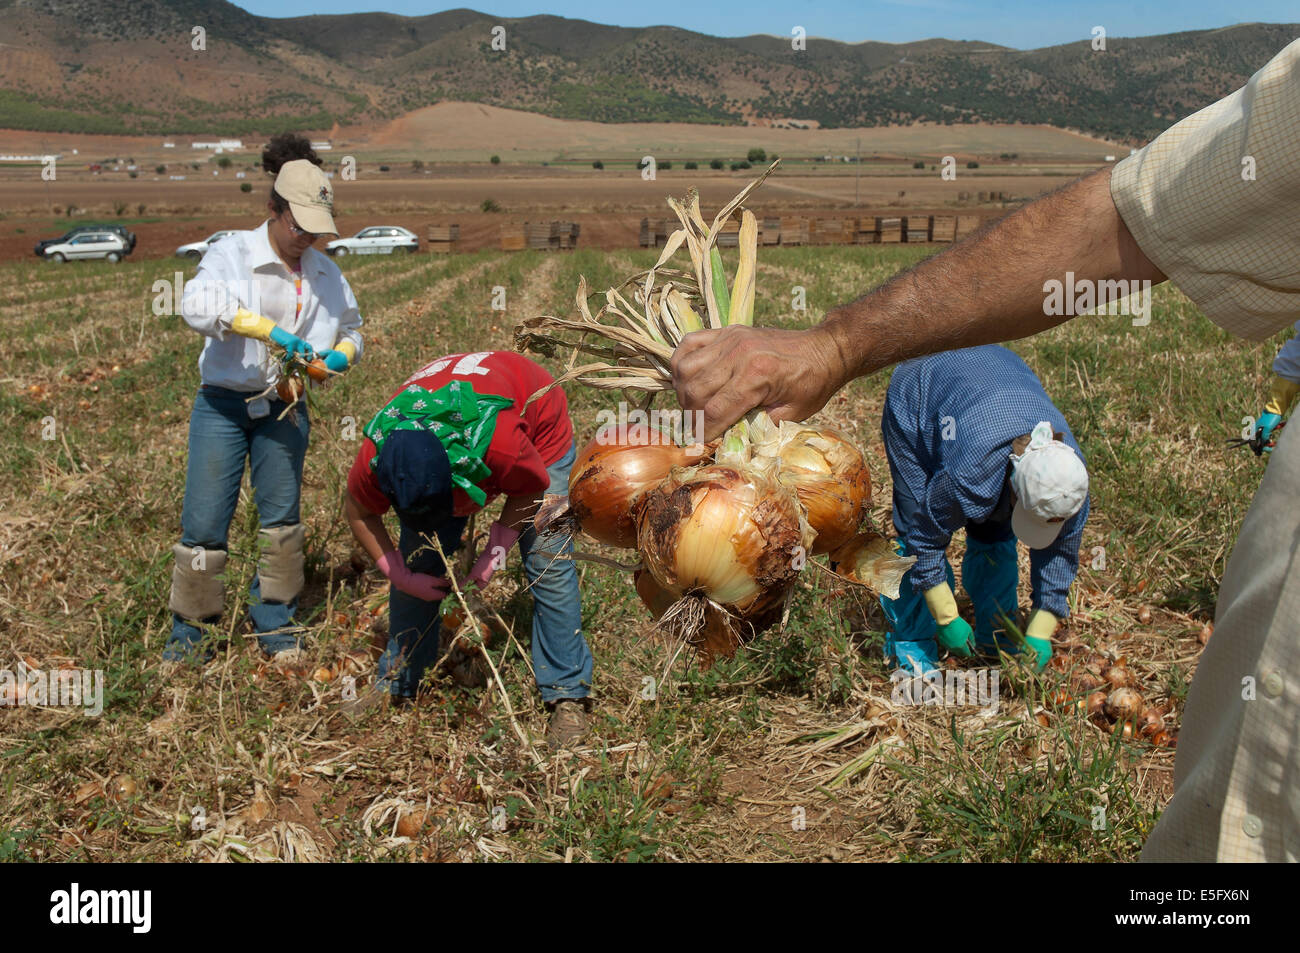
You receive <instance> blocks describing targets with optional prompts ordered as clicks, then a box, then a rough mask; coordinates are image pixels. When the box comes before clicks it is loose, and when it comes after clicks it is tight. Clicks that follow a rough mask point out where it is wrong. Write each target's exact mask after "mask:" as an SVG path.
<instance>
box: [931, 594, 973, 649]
mask: <svg viewBox="0 0 1300 953" xmlns="http://www.w3.org/2000/svg"><path fill="white" fill-rule="evenodd" d="M925 605H926V607H927V608H928V609H929V610H930V615H932V616H934V621H935V622H936V623H937V624H938V626H939V644H940V645H942V646H943V647H944V648H946V649H947V650H948V651H949V652H952V653H953V654H954V655H960V656H961V657H962V658H970V656H972V655H974V654H975V632H974V630H972V629H971V627H970V623H969V622H967V621H966V620H965V619H963V618H962V617H961V616H960V615H958V614H957V597H956V596H954V595H953V594H952V588H951V587H950V586H949V585H948V584H947V583H946V582H941V583H939V585H937V586H934V587H932V588H930V589H927V590H926V591H925Z"/></svg>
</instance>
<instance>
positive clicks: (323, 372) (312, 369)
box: [303, 357, 330, 381]
mask: <svg viewBox="0 0 1300 953" xmlns="http://www.w3.org/2000/svg"><path fill="white" fill-rule="evenodd" d="M303 370H304V371H305V372H306V374H307V376H308V377H310V378H311V379H312V380H314V381H325V380H329V378H330V369H329V368H328V367H326V366H325V362H324V361H322V360H321V359H320V358H319V357H318V358H316V359H315V360H314V361H311V362H310V363H309V364H307V366H306V367H304V368H303Z"/></svg>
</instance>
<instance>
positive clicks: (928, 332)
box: [673, 168, 1165, 437]
mask: <svg viewBox="0 0 1300 953" xmlns="http://www.w3.org/2000/svg"><path fill="white" fill-rule="evenodd" d="M1066 272H1073V273H1074V275H1075V280H1076V282H1077V281H1078V280H1082V279H1087V280H1091V281H1103V280H1116V279H1129V280H1150V281H1152V282H1160V281H1164V280H1165V276H1164V275H1163V274H1161V273H1160V271H1159V270H1158V269H1157V268H1156V267H1155V265H1153V264H1152V263H1151V261H1150V260H1149V259H1148V258H1147V257H1146V256H1145V255H1144V254H1142V251H1141V249H1139V248H1138V247H1137V243H1136V242H1135V241H1134V240H1133V236H1132V235H1131V234H1130V233H1129V230H1128V228H1127V227H1126V226H1125V225H1124V222H1123V220H1122V219H1121V218H1120V216H1119V212H1118V211H1117V210H1116V209H1115V204H1114V202H1113V201H1112V200H1111V197H1110V169H1109V168H1106V169H1103V170H1101V171H1099V172H1096V173H1093V174H1091V175H1088V176H1085V177H1084V178H1082V179H1080V180H1078V181H1077V182H1073V183H1071V184H1070V185H1068V186H1066V187H1065V188H1063V189H1060V190H1059V191H1057V192H1053V193H1052V194H1050V195H1047V196H1044V197H1043V198H1041V199H1038V200H1037V201H1035V202H1032V203H1030V204H1029V205H1027V206H1025V207H1024V208H1022V209H1020V210H1018V211H1016V212H1014V213H1013V214H1011V215H1009V216H1007V217H1006V218H1005V219H1003V220H1001V221H1000V222H998V223H997V224H995V225H994V226H992V227H991V228H989V229H987V230H985V231H982V232H980V233H978V234H977V235H974V236H972V237H971V238H969V239H967V240H966V241H964V242H961V243H959V244H957V245H954V246H953V247H951V248H949V249H948V250H946V251H945V252H943V253H942V254H940V255H936V256H935V257H933V258H930V259H927V260H926V261H924V262H922V263H921V264H919V265H917V266H916V267H915V268H911V269H909V270H907V271H905V272H902V273H901V274H899V275H897V276H895V277H894V278H893V279H892V280H890V281H889V282H887V283H886V284H885V285H883V286H882V287H881V288H879V289H877V290H876V291H873V292H872V293H870V294H868V295H866V296H864V297H862V298H859V299H858V300H857V301H854V302H852V303H851V304H847V305H843V306H841V307H838V308H834V309H832V310H831V311H829V312H828V313H827V315H826V319H825V320H824V321H823V322H822V324H820V325H817V326H815V327H813V328H810V329H808V330H807V331H780V330H773V329H751V328H724V329H722V330H720V331H700V332H696V333H695V334H691V335H688V336H687V337H686V338H685V339H684V340H683V341H682V344H681V346H680V347H679V348H678V349H677V351H676V353H675V354H674V355H673V382H674V385H675V386H676V389H677V395H678V398H679V399H680V400H681V402H682V406H683V407H684V408H686V409H688V410H702V411H703V412H704V424H705V432H706V436H707V437H713V436H716V435H717V434H719V433H721V432H722V431H723V430H724V429H725V428H726V427H728V426H730V425H731V424H732V423H734V422H735V421H736V420H738V419H739V418H740V417H741V416H743V415H744V414H745V413H747V412H748V411H750V410H752V409H753V408H755V407H763V408H766V409H767V410H768V411H769V412H771V413H772V414H773V416H775V417H779V418H783V419H793V420H802V419H804V418H806V417H809V416H811V415H812V414H814V413H816V412H817V411H818V410H820V409H821V408H822V406H823V405H824V404H825V403H826V401H827V400H829V399H830V397H831V395H832V394H834V393H835V391H837V390H839V389H840V388H841V387H843V386H844V385H845V384H846V383H848V382H849V381H850V380H852V379H853V378H854V377H858V376H861V375H863V374H869V373H871V372H872V371H876V370H879V369H880V368H882V367H887V366H889V365H891V364H896V363H898V362H899V361H903V360H907V359H908V358H913V357H921V356H924V355H926V354H933V353H936V352H938V351H946V350H952V349H954V348H960V347H972V346H974V345H977V344H991V343H994V342H998V341H1010V340H1014V339H1016V338H1022V337H1027V336H1029V335H1031V334H1036V333H1038V332H1039V331H1043V330H1046V329H1047V328H1050V327H1053V326H1055V325H1057V324H1060V323H1062V322H1063V321H1065V320H1066V319H1067V318H1068V317H1069V315H1064V314H1063V315H1048V314H1046V313H1045V309H1044V300H1045V297H1046V294H1045V292H1044V290H1043V285H1044V283H1045V282H1046V281H1049V280H1051V279H1056V280H1059V281H1062V282H1064V281H1065V276H1066Z"/></svg>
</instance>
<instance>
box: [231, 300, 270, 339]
mask: <svg viewBox="0 0 1300 953" xmlns="http://www.w3.org/2000/svg"><path fill="white" fill-rule="evenodd" d="M276 327H277V325H276V323H275V322H274V321H272V320H271V319H270V318H264V317H262V316H261V315H260V314H254V313H253V312H252V311H249V310H248V309H247V308H240V309H239V310H238V311H236V312H235V319H234V320H233V321H231V322H230V330H232V331H234V332H235V333H236V334H239V335H243V336H244V337H246V338H256V339H257V340H259V341H270V340H271V332H272V331H274V330H275V329H276Z"/></svg>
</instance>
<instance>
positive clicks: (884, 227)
mask: <svg viewBox="0 0 1300 953" xmlns="http://www.w3.org/2000/svg"><path fill="white" fill-rule="evenodd" d="M876 234H878V235H879V236H880V241H881V243H882V244H886V243H890V242H901V241H902V240H903V220H902V219H901V218H898V217H896V216H880V215H877V216H876Z"/></svg>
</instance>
